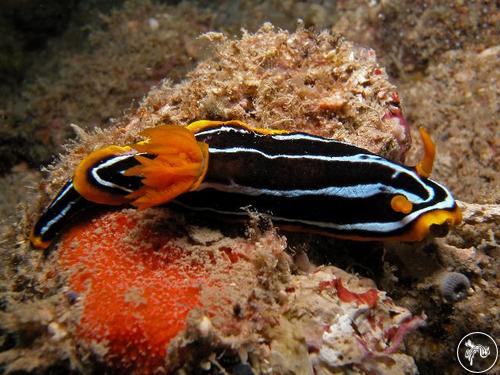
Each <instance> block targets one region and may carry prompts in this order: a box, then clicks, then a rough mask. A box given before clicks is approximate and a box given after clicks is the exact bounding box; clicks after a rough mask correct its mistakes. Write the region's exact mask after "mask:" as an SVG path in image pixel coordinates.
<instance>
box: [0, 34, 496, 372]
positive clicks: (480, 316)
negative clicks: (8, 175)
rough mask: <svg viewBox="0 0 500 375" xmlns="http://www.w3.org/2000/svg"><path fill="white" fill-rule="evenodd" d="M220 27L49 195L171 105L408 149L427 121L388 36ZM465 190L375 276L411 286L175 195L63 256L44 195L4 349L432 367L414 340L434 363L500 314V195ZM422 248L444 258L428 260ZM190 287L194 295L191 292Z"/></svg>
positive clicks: (287, 366) (10, 367)
mask: <svg viewBox="0 0 500 375" xmlns="http://www.w3.org/2000/svg"><path fill="white" fill-rule="evenodd" d="M205 38H206V39H208V40H209V42H210V44H212V45H215V46H217V47H216V48H215V52H214V53H213V56H212V57H209V58H208V59H207V60H205V61H203V62H202V63H201V64H200V66H198V67H197V68H196V69H195V70H194V71H193V72H192V73H190V75H189V76H188V78H187V79H186V80H185V81H183V82H181V83H179V84H173V83H170V82H164V83H163V84H162V85H161V86H159V87H157V88H155V89H153V90H152V91H151V92H150V93H149V95H148V96H147V97H146V98H145V99H144V101H143V102H142V103H141V105H140V108H139V110H138V111H137V112H136V113H133V114H132V115H131V116H129V117H128V118H126V119H123V120H122V121H118V122H117V123H116V124H115V125H114V127H111V129H110V130H107V131H99V130H97V131H95V132H90V133H89V132H86V131H81V130H79V131H78V134H79V139H78V140H77V141H76V142H74V143H73V144H72V145H70V146H69V147H68V151H67V152H66V153H65V155H64V156H63V157H62V161H61V162H59V163H58V164H56V165H55V166H54V167H52V168H51V169H50V174H49V175H48V176H49V177H48V178H47V180H46V181H48V182H46V183H44V185H43V186H41V188H42V190H43V191H44V194H43V196H42V198H41V199H40V200H39V201H38V202H39V203H38V205H40V206H42V205H44V204H45V203H46V202H47V200H48V198H49V197H50V196H51V195H52V194H53V193H54V192H55V191H56V190H57V188H58V187H60V185H61V183H62V182H63V181H64V180H65V179H66V178H67V177H69V175H70V173H71V171H72V170H73V167H74V166H75V164H76V163H78V161H79V160H80V159H81V158H82V157H83V156H84V155H85V154H87V153H88V152H90V151H92V150H94V149H97V148H99V147H102V146H104V145H107V144H110V143H119V144H124V143H129V142H131V141H135V140H136V139H137V133H138V132H139V131H140V130H142V129H143V128H145V127H149V126H154V125H156V124H159V123H162V122H175V123H180V124H186V123H188V122H189V121H191V120H193V119H199V118H211V119H230V118H238V119H241V120H244V121H246V122H248V123H249V124H251V125H257V126H262V125H263V124H264V125H265V126H268V127H271V128H281V129H289V130H305V131H308V132H312V133H315V134H320V135H323V136H330V137H334V138H337V139H341V140H345V141H348V142H352V143H356V144H358V145H360V146H362V147H366V148H369V149H370V150H371V151H374V152H376V153H379V154H381V155H384V156H386V157H390V158H393V159H396V160H400V161H403V160H404V156H405V153H406V150H407V149H408V147H409V144H410V138H409V133H408V129H407V127H406V123H405V120H404V118H403V116H402V113H401V110H400V108H399V107H400V103H399V95H398V94H397V92H396V90H395V87H394V86H393V85H392V84H390V83H389V82H388V80H387V75H386V74H385V70H384V69H383V68H382V67H380V66H379V65H378V64H377V61H376V59H375V55H374V53H373V51H372V50H370V49H365V48H360V47H357V46H354V45H353V44H351V43H349V42H347V41H345V40H343V39H342V38H340V37H338V36H337V35H335V34H334V35H332V34H330V33H327V32H325V33H323V34H320V35H317V34H315V33H312V32H310V31H305V30H298V31H297V32H296V33H288V32H284V31H276V30H273V28H272V27H271V26H270V25H266V26H265V27H264V28H262V29H261V30H260V31H259V32H258V33H257V34H248V33H246V34H244V35H243V37H242V39H241V40H229V39H227V38H226V37H224V36H223V35H222V34H218V33H210V34H207V35H206V36H205ZM257 82H258V83H259V84H256V83H257ZM431 84H432V83H429V86H430V85H431ZM423 89H425V90H427V86H425V87H424V88H423ZM415 97H416V98H417V95H415ZM424 104H426V105H427V103H424ZM429 107H430V105H429ZM444 112H446V111H444ZM282 120H284V121H282ZM438 158H439V157H438ZM438 168H439V160H438ZM462 207H465V211H464V221H465V225H464V226H462V227H460V228H458V229H457V230H455V231H453V232H452V233H451V235H450V236H448V237H446V238H445V239H440V240H437V241H436V242H432V243H430V244H422V245H421V246H420V249H417V251H414V248H413V247H412V248H409V247H408V248H405V246H404V245H401V246H399V245H396V247H395V248H392V249H389V256H388V258H386V259H385V263H384V267H385V268H384V270H385V273H384V274H383V275H382V276H380V275H375V276H373V277H372V278H373V279H375V280H376V281H377V285H378V286H379V288H380V289H383V290H387V291H390V293H391V295H392V296H394V299H395V301H397V303H394V302H392V301H391V300H390V299H389V298H387V296H386V294H385V292H382V291H380V290H377V288H376V287H375V283H374V282H373V281H372V280H370V279H366V278H362V277H359V276H357V275H355V274H352V273H346V272H344V271H341V270H340V269H338V268H335V267H332V266H319V267H318V266H316V265H314V264H309V263H308V262H307V259H304V256H301V257H297V258H300V262H299V263H300V264H297V259H296V260H295V263H293V262H292V261H291V260H290V257H289V255H288V254H287V253H286V252H285V251H284V250H285V247H286V240H285V238H284V237H280V236H278V235H277V234H276V233H275V232H274V231H273V230H270V231H267V232H264V233H259V232H258V231H257V232H256V233H254V234H253V235H251V236H250V237H244V236H241V235H234V233H231V236H229V237H228V236H227V235H223V234H222V233H221V232H220V231H218V230H216V229H208V228H205V227H196V226H193V225H191V224H190V221H189V220H190V219H185V218H183V217H182V216H179V215H178V214H176V213H171V212H169V211H167V210H153V211H151V212H150V213H149V214H146V213H143V212H136V211H132V210H122V211H116V212H112V213H99V212H98V213H94V214H92V215H94V216H92V215H90V216H88V217H84V218H82V220H81V222H80V223H79V224H78V226H76V227H74V228H72V229H70V230H69V231H68V233H67V234H66V235H64V237H63V239H62V241H61V242H60V245H58V246H56V248H55V249H54V251H52V252H50V253H49V254H48V257H47V258H45V257H44V255H43V254H40V253H38V252H33V251H32V250H31V249H29V247H28V246H27V243H26V233H27V230H28V229H29V226H30V225H31V223H32V221H33V220H34V212H35V211H37V210H38V209H37V208H34V207H30V208H29V209H28V210H27V211H26V215H25V216H23V217H21V218H20V220H19V221H18V227H17V228H11V229H10V230H7V232H8V233H7V236H6V238H8V242H4V243H3V245H4V246H5V244H6V245H7V246H9V247H10V249H15V251H14V253H13V254H12V253H9V254H12V256H11V255H5V257H6V259H4V260H3V262H4V264H6V265H8V266H6V274H5V275H4V277H5V279H10V280H9V281H7V282H6V283H5V285H6V286H5V290H6V292H7V293H5V294H4V295H3V296H2V303H3V305H4V306H5V308H4V310H3V311H4V312H3V313H2V319H1V321H2V323H1V324H2V329H3V330H4V331H5V332H6V334H5V335H4V336H3V346H2V348H3V352H2V353H0V361H1V363H2V364H3V366H5V369H6V371H7V372H15V371H18V370H27V371H34V372H43V371H52V370H54V369H55V370H58V369H59V370H61V369H62V370H61V371H64V370H67V369H69V368H72V369H74V370H76V371H79V372H90V371H102V370H111V369H112V370H117V371H120V370H128V371H129V372H135V373H140V372H141V371H142V372H153V371H155V370H156V371H157V372H160V373H161V372H162V371H164V372H168V371H174V370H177V371H178V372H179V373H182V372H183V371H184V373H191V372H200V373H207V374H213V373H235V374H249V373H272V372H273V371H274V372H280V373H308V371H309V372H310V371H316V373H318V374H331V373H395V374H403V373H405V374H406V373H408V374H410V373H416V372H417V369H416V365H415V361H414V359H413V358H412V356H413V357H414V358H416V359H417V360H418V361H420V363H419V368H420V371H421V373H426V372H425V371H427V370H428V369H429V368H430V367H431V366H432V364H433V363H435V362H436V359H435V358H436V356H437V354H436V353H440V354H439V355H440V356H441V358H444V357H446V356H448V357H449V356H452V355H451V354H449V351H450V348H451V349H453V348H452V347H453V345H454V340H455V339H456V338H457V337H459V336H460V334H462V333H464V332H466V331H467V327H470V326H471V324H473V323H474V324H475V323H476V322H478V321H479V320H481V321H482V323H481V325H480V326H479V327H480V328H482V329H485V330H491V328H492V324H491V321H492V319H493V321H494V317H495V316H498V307H497V306H496V304H495V301H496V298H495V293H497V292H496V290H498V289H497V287H496V286H495V283H494V281H493V282H491V281H490V283H488V281H486V279H489V280H495V275H488V274H487V273H488V272H492V270H494V268H495V267H494V264H495V258H496V259H498V254H497V253H498V245H497V244H496V242H495V241H496V240H495V238H496V237H498V229H497V228H498V227H499V225H498V224H499V222H498V220H499V219H498V214H497V213H496V212H497V208H498V206H497V205H491V207H489V209H487V210H486V211H485V208H484V205H481V206H479V207H476V206H474V205H470V204H466V203H463V204H462ZM144 215H145V216H144ZM202 223H203V222H202ZM106 229H107V230H106ZM477 231H480V232H481V236H478V235H477V233H476V232H477ZM129 232H131V233H129ZM473 232H474V233H473ZM332 246H335V245H332ZM324 247H325V245H323V248H324ZM103 249H105V251H103ZM137 250H143V251H140V252H139V253H138V251H137ZM162 250H163V251H162ZM195 250H196V251H195ZM288 250H289V249H288ZM329 250H330V249H329ZM362 250H366V251H371V250H372V249H371V248H370V246H369V245H367V246H366V249H362ZM429 253H432V256H430V257H429V256H428V255H429ZM174 256H175V258H174ZM337 256H338V255H337V252H336V248H334V247H332V249H331V254H329V255H328V256H327V259H329V260H328V261H330V260H331V261H333V262H334V263H335V261H336V259H335V258H336V257H337ZM406 257H407V258H406ZM305 258H307V257H305ZM422 259H426V261H425V262H424V261H423V260H422ZM314 262H315V260H314V259H313V263H314ZM488 262H489V263H488ZM181 264H184V266H181ZM422 264H423V265H428V264H430V265H431V267H430V268H428V269H427V270H425V271H426V272H424V273H421V274H419V273H418V270H420V269H421V268H422ZM488 264H490V265H488ZM456 271H457V272H462V273H463V274H465V275H467V276H468V277H469V279H470V280H471V288H470V290H468V291H467V295H466V298H465V299H463V300H461V301H458V302H456V303H454V304H451V303H449V302H446V301H444V299H443V296H442V295H440V294H439V293H440V285H439V282H440V281H439V280H440V279H439V277H441V276H442V275H443V273H445V272H456ZM165 279H166V280H169V282H164V280H165ZM179 279H180V280H181V281H182V282H181V283H178V281H179ZM235 280H236V281H235ZM495 288H496V289H495ZM186 291H188V292H186ZM179 293H182V295H183V299H182V300H178V299H176V298H174V297H176V296H178V294H179ZM422 296H425V298H422ZM222 297H223V298H224V304H221V303H220V301H221V300H220V299H221V298H222ZM429 297H430V298H429ZM306 301H307V302H306ZM374 301H376V303H375V302H374ZM483 301H488V308H487V309H484V308H483V307H484V306H483V304H484V302H483ZM176 303H178V304H179V306H176ZM398 305H403V306H406V308H403V307H400V306H398ZM172 306H174V308H173V309H172V308H171V307H172ZM167 310H168V311H167ZM451 310H453V311H451ZM172 311H173V312H174V313H176V314H177V313H178V315H176V316H175V317H174V318H175V319H174V321H175V324H172V325H169V321H168V320H165V319H164V317H165V314H169V313H172ZM422 311H425V313H426V315H427V328H425V327H424V328H422V329H421V330H417V331H412V333H411V334H409V335H406V339H407V343H408V345H407V347H406V350H405V349H404V346H403V345H400V344H401V343H402V339H403V336H405V334H406V333H407V332H409V331H410V330H412V329H415V328H417V327H418V326H421V325H422V324H423V318H424V316H423V315H422ZM412 314H413V315H412ZM166 326H168V329H166V328H165V327H166ZM495 329H496V331H495ZM495 329H493V332H497V331H498V329H497V328H495ZM443 337H446V339H443ZM167 344H170V345H169V347H168V349H167ZM405 352H406V353H405ZM450 358H451V357H450ZM450 358H447V357H446V358H445V359H443V362H446V361H450V360H452V359H450ZM433 361H434V362H433ZM169 366H170V367H169ZM426 366H428V367H426ZM427 372H429V371H427Z"/></svg>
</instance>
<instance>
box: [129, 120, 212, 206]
mask: <svg viewBox="0 0 500 375" xmlns="http://www.w3.org/2000/svg"><path fill="white" fill-rule="evenodd" d="M140 135H141V136H143V137H145V138H148V140H146V141H142V142H139V143H137V144H135V145H133V146H132V147H133V148H134V149H135V150H137V151H138V152H140V153H147V154H153V155H156V156H155V158H154V159H150V158H148V157H145V156H140V155H138V156H136V159H137V161H139V163H140V165H138V166H135V167H132V168H130V169H128V170H127V171H126V172H125V175H126V176H139V177H142V183H143V186H142V187H141V188H140V189H138V190H136V191H134V192H133V193H131V194H129V195H128V196H127V198H128V199H130V200H131V201H132V202H131V204H132V205H133V206H135V207H137V208H139V209H145V208H149V207H153V206H156V205H159V204H163V203H166V202H168V201H170V200H172V199H174V198H175V197H177V196H178V195H179V194H182V193H184V192H187V191H192V190H195V189H196V188H197V187H198V186H199V185H200V183H201V181H202V180H203V177H204V176H205V174H206V172H207V168H208V145H207V144H206V143H203V142H197V141H196V139H195V137H194V135H193V133H192V132H190V131H189V130H187V129H186V128H183V127H180V126H177V125H163V126H159V127H156V128H150V129H146V130H144V131H142V132H141V133H140Z"/></svg>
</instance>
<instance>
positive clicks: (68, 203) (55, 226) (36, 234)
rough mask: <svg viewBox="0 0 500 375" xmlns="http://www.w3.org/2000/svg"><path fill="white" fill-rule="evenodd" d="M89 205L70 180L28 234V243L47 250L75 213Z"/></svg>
mask: <svg viewBox="0 0 500 375" xmlns="http://www.w3.org/2000/svg"><path fill="white" fill-rule="evenodd" d="M91 204H92V203H91V202H88V201H86V200H85V199H83V197H82V196H81V195H80V194H79V193H78V192H77V191H76V189H75V188H74V186H73V181H72V180H69V181H68V182H66V184H65V185H64V186H63V187H62V188H61V190H60V191H59V192H58V193H57V195H56V196H55V198H54V199H53V200H52V202H50V204H49V205H48V206H47V207H46V208H45V210H44V211H43V213H42V215H41V216H40V218H39V219H38V221H37V222H36V223H35V225H34V226H33V229H32V230H31V233H30V242H31V244H32V245H33V247H36V248H37V249H46V248H48V247H49V246H50V244H51V242H52V240H53V239H54V237H55V236H56V235H57V233H58V232H59V231H60V230H61V229H62V228H63V227H64V225H66V224H67V223H68V221H69V220H70V219H71V218H72V217H74V216H75V214H76V213H78V212H79V211H81V210H83V209H85V208H88V206H89V205H91Z"/></svg>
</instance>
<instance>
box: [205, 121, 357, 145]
mask: <svg viewBox="0 0 500 375" xmlns="http://www.w3.org/2000/svg"><path fill="white" fill-rule="evenodd" d="M231 132H234V133H241V134H245V133H246V134H253V135H255V136H257V137H271V138H273V139H276V140H279V141H297V140H299V141H317V142H323V143H340V144H344V145H347V146H352V144H350V143H347V142H342V141H337V140H335V139H331V138H323V137H320V136H316V135H312V134H305V133H290V134H286V133H285V134H262V133H259V132H254V131H251V130H249V129H245V128H238V127H236V126H235V127H232V126H231V125H226V126H221V127H219V128H212V129H207V130H203V131H200V132H197V133H196V134H195V136H203V135H210V134H222V133H231Z"/></svg>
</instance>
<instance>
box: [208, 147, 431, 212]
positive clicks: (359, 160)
mask: <svg viewBox="0 0 500 375" xmlns="http://www.w3.org/2000/svg"><path fill="white" fill-rule="evenodd" d="M209 152H210V153H212V154H226V153H227V154H236V153H254V154H259V155H261V156H263V157H265V158H266V159H308V160H320V161H326V162H343V163H356V164H363V163H366V164H380V165H383V166H384V167H385V168H389V169H390V170H392V171H393V174H392V176H393V177H395V176H397V175H398V174H400V173H402V174H406V175H409V176H410V177H411V178H412V179H413V180H415V182H417V183H418V184H419V185H420V186H421V187H422V189H424V190H425V191H426V192H427V194H428V196H427V198H426V200H425V201H424V202H428V201H430V200H432V199H433V198H434V190H432V188H430V187H429V186H427V185H426V184H425V183H424V182H423V181H422V180H421V178H420V177H419V176H418V174H417V173H416V172H413V171H412V170H409V169H406V168H405V167H403V166H401V165H399V164H396V163H393V162H390V161H389V160H386V159H384V158H382V157H381V156H377V155H370V154H356V155H351V156H325V155H311V154H302V155H295V154H276V155H269V154H266V153H265V152H263V151H260V150H257V149H253V148H246V147H228V148H215V147H209ZM356 168H357V166H356ZM406 194H410V193H406ZM410 201H411V199H410ZM412 202H413V203H419V202H418V201H412Z"/></svg>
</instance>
